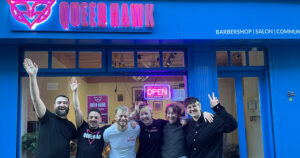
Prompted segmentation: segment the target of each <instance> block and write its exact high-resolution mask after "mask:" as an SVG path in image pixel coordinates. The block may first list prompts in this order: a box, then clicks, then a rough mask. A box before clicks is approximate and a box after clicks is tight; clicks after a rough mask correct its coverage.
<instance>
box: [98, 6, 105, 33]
mask: <svg viewBox="0 0 300 158" xmlns="http://www.w3.org/2000/svg"><path fill="white" fill-rule="evenodd" d="M106 15H107V13H106V4H105V3H98V26H99V27H106V26H107V22H106V19H107V17H106Z"/></svg>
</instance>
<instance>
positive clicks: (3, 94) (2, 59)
mask: <svg viewBox="0 0 300 158" xmlns="http://www.w3.org/2000/svg"><path fill="white" fill-rule="evenodd" d="M18 64H19V61H18V47H17V46H0V89H1V91H0V100H1V105H0V113H1V114H0V124H1V130H0V140H1V141H0V149H1V151H2V152H1V157H7V158H15V157H16V147H17V139H18V136H17V131H18V130H17V120H18V83H19V81H18Z"/></svg>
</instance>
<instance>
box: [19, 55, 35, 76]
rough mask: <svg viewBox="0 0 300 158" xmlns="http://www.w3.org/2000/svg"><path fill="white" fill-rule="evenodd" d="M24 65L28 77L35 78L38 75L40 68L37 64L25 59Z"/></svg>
mask: <svg viewBox="0 0 300 158" xmlns="http://www.w3.org/2000/svg"><path fill="white" fill-rule="evenodd" d="M23 65H24V68H25V70H26V72H27V73H28V75H31V76H33V75H36V74H37V72H38V69H39V68H38V66H37V65H36V63H33V62H32V61H31V60H30V59H28V58H25V59H24V62H23Z"/></svg>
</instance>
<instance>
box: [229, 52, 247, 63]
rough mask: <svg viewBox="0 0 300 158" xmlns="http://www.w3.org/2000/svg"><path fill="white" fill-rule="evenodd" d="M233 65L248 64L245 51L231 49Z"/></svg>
mask: <svg viewBox="0 0 300 158" xmlns="http://www.w3.org/2000/svg"><path fill="white" fill-rule="evenodd" d="M230 59H231V66H246V65H247V63H246V53H245V51H231V52H230Z"/></svg>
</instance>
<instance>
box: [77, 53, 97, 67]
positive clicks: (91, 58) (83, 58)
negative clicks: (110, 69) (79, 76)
mask: <svg viewBox="0 0 300 158" xmlns="http://www.w3.org/2000/svg"><path fill="white" fill-rule="evenodd" d="M79 68H102V52H88V51H86V52H84V51H80V52H79Z"/></svg>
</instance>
